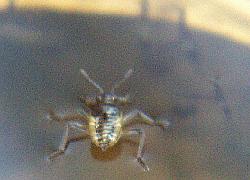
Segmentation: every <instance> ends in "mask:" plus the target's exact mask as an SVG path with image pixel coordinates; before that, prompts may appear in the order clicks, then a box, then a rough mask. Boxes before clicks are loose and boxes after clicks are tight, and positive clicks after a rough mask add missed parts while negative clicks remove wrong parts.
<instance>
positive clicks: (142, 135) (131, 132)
mask: <svg viewBox="0 0 250 180" xmlns="http://www.w3.org/2000/svg"><path fill="white" fill-rule="evenodd" d="M130 135H139V136H140V142H139V148H138V151H137V157H136V159H137V162H138V163H139V164H140V165H141V167H142V168H143V169H144V171H149V168H148V166H147V165H146V163H145V162H144V161H143V159H142V150H143V147H144V143H145V138H146V135H145V132H144V130H143V129H131V130H129V131H125V132H123V133H122V136H130Z"/></svg>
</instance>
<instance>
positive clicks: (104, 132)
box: [89, 104, 122, 150]
mask: <svg viewBox="0 0 250 180" xmlns="http://www.w3.org/2000/svg"><path fill="white" fill-rule="evenodd" d="M121 119H122V114H121V112H120V111H119V109H118V108H117V107H116V106H114V105H110V104H106V105H102V106H100V109H99V112H97V113H96V114H95V115H93V116H92V118H91V119H90V122H89V132H90V136H91V138H92V141H93V143H94V144H96V145H97V146H99V147H101V148H102V149H104V150H105V149H106V148H107V147H111V146H113V145H114V144H115V143H116V142H117V141H118V139H119V138H120V133H121Z"/></svg>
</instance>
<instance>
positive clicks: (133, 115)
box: [123, 110, 169, 128]
mask: <svg viewBox="0 0 250 180" xmlns="http://www.w3.org/2000/svg"><path fill="white" fill-rule="evenodd" d="M136 118H140V120H141V121H142V122H144V123H146V124H148V125H151V126H153V125H156V126H161V127H163V128H166V127H167V126H169V122H168V121H156V120H154V119H153V118H151V117H150V116H148V115H146V114H145V113H143V112H141V111H139V110H133V111H131V112H130V113H128V114H127V115H125V116H124V118H123V126H126V125H128V124H130V123H131V122H132V121H133V120H135V119H136Z"/></svg>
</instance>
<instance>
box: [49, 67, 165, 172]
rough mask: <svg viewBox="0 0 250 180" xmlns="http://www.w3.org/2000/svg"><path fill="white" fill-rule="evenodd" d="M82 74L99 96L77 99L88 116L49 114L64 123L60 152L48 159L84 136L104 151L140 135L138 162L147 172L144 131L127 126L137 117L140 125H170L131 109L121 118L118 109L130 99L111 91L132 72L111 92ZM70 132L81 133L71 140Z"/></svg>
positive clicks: (52, 157)
mask: <svg viewBox="0 0 250 180" xmlns="http://www.w3.org/2000/svg"><path fill="white" fill-rule="evenodd" d="M81 73H82V74H83V75H84V76H85V78H86V79H87V80H88V81H89V82H90V83H92V84H93V85H94V86H95V87H96V88H97V89H99V91H100V93H99V94H98V95H97V96H94V97H87V98H82V97H81V98H80V100H81V101H82V102H83V103H84V104H85V105H86V106H87V107H88V108H89V109H90V113H86V112H85V111H84V113H83V114H73V115H66V116H64V117H60V116H58V115H56V114H55V113H54V112H53V111H50V112H49V117H50V119H52V120H55V121H59V122H67V123H66V129H65V133H64V136H63V139H62V143H61V145H60V146H59V149H58V150H57V151H55V152H54V153H52V154H51V155H50V156H49V159H54V158H55V157H57V156H58V155H60V154H62V153H64V152H65V150H66V148H67V145H68V144H69V143H70V142H72V141H75V140H76V139H77V140H80V139H83V138H84V137H85V135H88V136H89V137H90V138H91V140H92V143H94V144H95V145H96V146H97V147H100V148H101V149H102V150H103V151H105V150H106V149H107V148H110V147H112V146H114V145H115V144H116V143H117V142H118V141H119V139H120V138H121V137H123V136H131V135H139V136H140V142H139V148H138V152H137V161H138V162H139V164H140V165H141V166H142V167H143V168H144V170H145V171H148V170H149V168H148V166H147V165H146V164H145V162H144V161H143V160H142V149H143V146H144V142H145V133H144V130H143V129H142V128H134V129H129V130H128V129H127V128H126V127H127V125H129V124H131V123H132V121H133V120H135V119H136V117H138V118H140V119H141V120H142V122H144V123H146V124H149V125H159V126H162V127H167V126H168V125H169V122H168V121H164V122H163V121H162V122H161V121H155V120H153V119H152V118H151V117H149V116H148V115H146V114H145V113H143V112H141V111H138V110H133V111H131V112H130V113H128V114H125V115H123V113H122V111H121V110H120V107H121V106H123V105H125V104H127V103H128V102H129V96H125V97H121V96H116V95H115V94H114V90H115V89H116V88H118V87H119V86H120V85H121V84H122V82H124V81H125V80H126V79H127V78H129V77H130V75H131V74H132V70H131V69H130V70H129V71H128V72H127V73H126V74H125V76H124V78H123V79H122V81H120V82H119V83H116V84H115V85H114V86H113V87H112V89H111V92H110V93H104V90H103V89H102V88H101V87H100V86H99V85H98V84H97V83H96V82H95V81H93V80H92V79H91V78H90V77H89V76H88V74H87V73H86V72H85V71H84V70H83V69H81ZM138 118H137V119H138ZM70 129H76V130H79V131H81V134H79V135H78V136H76V137H73V138H72V137H70V136H69V131H70Z"/></svg>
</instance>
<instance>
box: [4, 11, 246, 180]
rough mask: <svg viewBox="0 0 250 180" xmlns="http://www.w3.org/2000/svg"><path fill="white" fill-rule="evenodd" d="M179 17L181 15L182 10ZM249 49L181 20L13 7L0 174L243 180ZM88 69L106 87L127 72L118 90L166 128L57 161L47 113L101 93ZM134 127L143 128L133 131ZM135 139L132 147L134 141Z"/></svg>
mask: <svg viewBox="0 0 250 180" xmlns="http://www.w3.org/2000/svg"><path fill="white" fill-rule="evenodd" d="M183 16H185V13H184V14H183ZM249 60H250V47H249V46H248V45H246V44H244V45H243V44H240V43H237V42H236V41H235V42H234V41H231V40H229V39H226V38H224V37H220V36H217V35H214V34H210V33H207V32H204V31H198V30H195V29H190V28H189V29H188V28H187V27H186V24H185V17H181V18H180V19H179V22H178V23H171V22H168V21H158V20H152V19H151V20H150V19H148V18H147V17H146V16H145V17H137V16H136V17H126V16H111V15H110V16H108V15H88V14H76V13H62V12H61V13H59V12H53V11H29V10H15V9H14V8H13V9H12V8H10V9H9V10H7V11H3V12H1V14H0V77H1V78H0V101H1V104H0V117H1V119H0V124H1V129H0V137H1V138H0V178H1V179H3V180H5V179H6V180H9V179H11V180H12V179H13V180H15V179H25V180H26V179H27V180H36V179H38V180H46V179H48V180H56V179H58V180H59V179H60V180H62V179H63V180H69V179H75V180H78V179H79V180H80V179H136V180H137V179H150V180H151V179H159V180H165V179H173V180H175V179H197V180H198V179H243V180H247V179H249V178H250V175H249V162H250V141H249V138H250V132H249V131H250V130H249V129H250V122H249V117H250V116H249V113H250V61H249ZM80 68H84V69H85V70H86V71H87V72H89V74H90V75H91V77H93V78H94V79H95V80H97V81H98V82H100V84H101V85H102V86H104V87H105V88H104V89H106V90H108V89H109V87H110V86H111V85H112V83H113V82H114V81H117V80H119V79H121V78H122V76H123V74H124V73H125V72H126V71H127V70H128V69H129V68H133V69H134V75H133V76H132V78H131V79H130V80H129V81H127V82H126V83H125V84H124V85H123V86H122V87H121V88H120V90H119V94H126V93H130V94H131V96H132V97H133V104H132V105H131V106H129V107H126V108H125V109H124V111H128V110H129V109H132V108H135V107H136V108H139V109H141V110H143V111H145V112H147V113H148V114H150V115H152V116H153V117H154V118H156V119H157V118H160V119H163V120H164V119H168V120H169V121H170V122H171V126H170V127H169V129H167V130H166V131H162V130H161V129H159V128H157V127H147V126H144V127H145V130H146V135H147V139H146V145H145V151H144V152H145V153H144V158H145V161H146V162H147V163H148V165H149V167H150V169H151V171H150V172H147V173H146V172H143V171H142V169H141V167H140V166H138V164H137V163H136V161H135V156H136V151H137V147H138V143H137V142H138V139H137V138H135V139H124V140H122V141H121V143H119V144H118V145H117V146H115V147H114V148H113V149H111V150H109V151H108V152H105V153H102V152H101V151H100V150H99V149H97V148H95V147H94V146H93V145H91V143H90V140H88V139H86V141H84V142H78V143H73V144H70V146H69V149H68V150H67V152H66V154H65V156H62V157H60V158H59V159H57V160H55V161H54V162H52V163H48V162H47V161H46V157H47V156H48V154H50V153H51V152H53V151H54V150H55V149H56V148H57V147H58V145H59V142H60V139H61V136H62V133H63V129H64V128H63V126H62V125H61V124H58V123H54V122H53V123H49V121H48V120H47V119H46V115H47V110H48V109H49V108H52V109H54V110H55V111H56V112H58V113H61V114H64V113H72V112H77V111H79V110H80V108H81V104H80V102H79V99H78V97H79V95H88V94H94V93H96V89H94V88H93V87H92V86H91V85H90V84H89V83H88V82H87V81H86V80H85V79H84V78H83V77H82V76H81V75H80V72H79V69H80ZM137 126H138V125H137ZM131 140H132V141H131Z"/></svg>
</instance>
